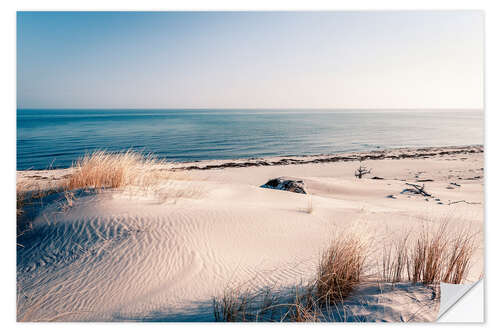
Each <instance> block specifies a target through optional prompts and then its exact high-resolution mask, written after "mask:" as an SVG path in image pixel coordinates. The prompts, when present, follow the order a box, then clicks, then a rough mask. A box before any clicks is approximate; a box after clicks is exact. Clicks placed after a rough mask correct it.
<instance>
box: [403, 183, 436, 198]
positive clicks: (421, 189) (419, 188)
mask: <svg viewBox="0 0 500 333" xmlns="http://www.w3.org/2000/svg"><path fill="white" fill-rule="evenodd" d="M405 184H406V185H408V186H412V187H413V188H414V189H415V190H416V193H417V194H421V195H423V196H424V197H430V196H431V195H430V194H429V193H427V192H426V191H425V190H424V187H425V185H422V186H420V185H417V184H411V183H405Z"/></svg>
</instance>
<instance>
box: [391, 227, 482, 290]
mask: <svg viewBox="0 0 500 333" xmlns="http://www.w3.org/2000/svg"><path fill="white" fill-rule="evenodd" d="M476 236H477V234H476V233H474V232H472V230H471V229H470V228H462V229H460V230H459V231H457V230H452V228H451V227H450V225H449V223H448V221H444V222H442V223H440V224H438V225H437V226H435V227H432V226H423V227H422V229H421V230H420V231H417V232H416V233H415V234H412V232H411V231H408V232H407V233H406V234H404V235H402V236H401V237H400V239H399V240H397V241H395V242H393V243H391V244H388V245H387V246H386V247H385V248H384V253H383V258H382V273H381V275H382V278H383V280H384V281H387V282H393V283H395V282H400V281H403V280H404V279H405V277H406V279H407V280H408V281H411V282H413V283H424V284H434V283H439V282H445V283H454V284H460V283H463V282H465V281H466V279H467V275H468V273H469V270H470V266H471V260H472V257H473V255H474V252H475V251H476V249H477V244H476Z"/></svg>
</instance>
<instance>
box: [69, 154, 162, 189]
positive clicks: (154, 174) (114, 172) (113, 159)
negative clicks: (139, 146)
mask: <svg viewBox="0 0 500 333" xmlns="http://www.w3.org/2000/svg"><path fill="white" fill-rule="evenodd" d="M166 165H167V163H166V162H165V161H164V160H159V159H156V158H154V157H153V156H152V155H143V154H141V153H138V152H134V151H132V150H127V151H125V152H121V153H110V152H107V151H105V150H100V151H95V152H93V153H87V154H86V155H85V156H83V157H82V158H80V159H78V160H77V161H76V162H74V163H73V165H72V168H73V169H74V172H73V173H72V174H71V175H70V177H69V178H68V180H67V181H66V184H64V188H65V189H66V190H74V189H90V188H92V189H105V188H119V187H123V186H127V185H136V186H148V185H150V184H152V183H154V181H156V180H157V179H158V178H159V177H160V175H161V173H162V172H161V171H162V170H161V169H162V167H165V166H166Z"/></svg>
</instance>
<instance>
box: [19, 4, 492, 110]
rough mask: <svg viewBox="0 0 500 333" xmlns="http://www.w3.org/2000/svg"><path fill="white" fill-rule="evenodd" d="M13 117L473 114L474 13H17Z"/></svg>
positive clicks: (476, 81)
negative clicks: (38, 113) (227, 112)
mask: <svg viewBox="0 0 500 333" xmlns="http://www.w3.org/2000/svg"><path fill="white" fill-rule="evenodd" d="M17 29H18V31H17V33H18V35H17V62H18V65H17V94H18V96H17V104H18V108H482V107H483V15H482V13H481V12H479V11H454V12H425V11H423V12H422V11H421V12H416V11H413V12H412V11H410V12H397V11H394V12H376V11H373V12H370V11H367V12H163V13H160V12H154V13H137V12H122V13H104V12H90V13H88V12H87V13H85V12H80V13H65V12H56V13H50V12H39V13H36V12H35V13H28V12H20V13H18V16H17Z"/></svg>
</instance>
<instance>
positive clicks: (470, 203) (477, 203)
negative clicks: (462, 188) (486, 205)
mask: <svg viewBox="0 0 500 333" xmlns="http://www.w3.org/2000/svg"><path fill="white" fill-rule="evenodd" d="M461 202H463V203H466V204H468V205H479V204H481V203H480V202H469V201H465V200H459V201H453V202H449V203H448V205H453V204H457V203H461Z"/></svg>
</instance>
